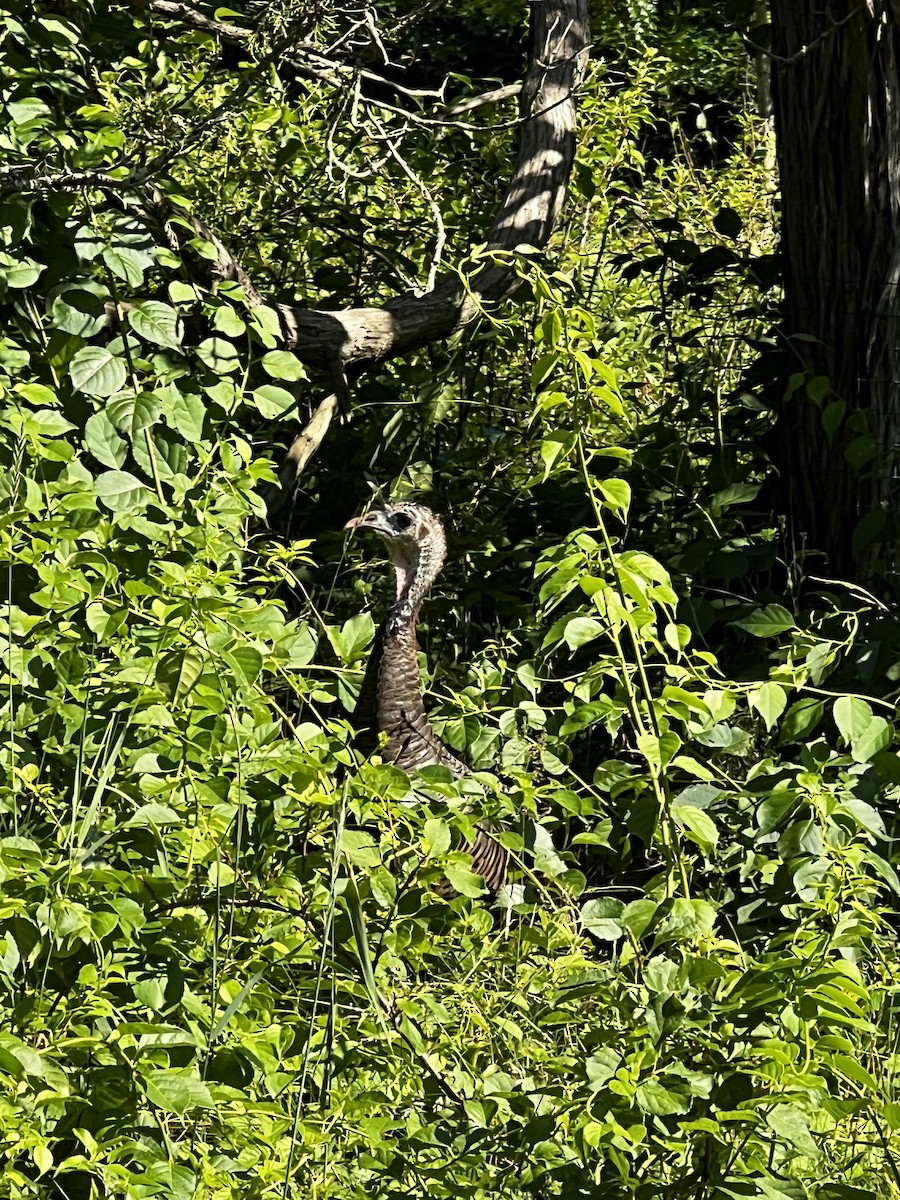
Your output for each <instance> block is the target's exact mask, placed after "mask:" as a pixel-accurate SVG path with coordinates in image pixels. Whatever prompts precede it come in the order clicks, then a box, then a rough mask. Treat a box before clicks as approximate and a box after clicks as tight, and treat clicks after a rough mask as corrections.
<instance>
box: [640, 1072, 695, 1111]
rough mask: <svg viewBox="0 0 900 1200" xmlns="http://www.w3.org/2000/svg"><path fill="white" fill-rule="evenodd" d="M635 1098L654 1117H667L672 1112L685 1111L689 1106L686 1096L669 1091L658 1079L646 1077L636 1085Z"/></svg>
mask: <svg viewBox="0 0 900 1200" xmlns="http://www.w3.org/2000/svg"><path fill="white" fill-rule="evenodd" d="M635 1099H636V1100H637V1102H638V1104H639V1105H640V1106H641V1108H642V1109H643V1110H644V1112H648V1113H650V1114H651V1115H652V1116H654V1117H667V1116H671V1115H673V1114H674V1113H686V1112H687V1111H688V1109H689V1108H690V1101H689V1100H688V1098H687V1096H681V1095H679V1094H678V1093H677V1092H672V1091H669V1089H668V1088H666V1087H664V1086H663V1085H662V1084H661V1083H660V1082H659V1080H658V1079H648V1080H647V1081H646V1083H642V1084H640V1085H639V1086H638V1089H637V1092H636V1093H635Z"/></svg>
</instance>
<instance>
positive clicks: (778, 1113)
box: [766, 1104, 819, 1158]
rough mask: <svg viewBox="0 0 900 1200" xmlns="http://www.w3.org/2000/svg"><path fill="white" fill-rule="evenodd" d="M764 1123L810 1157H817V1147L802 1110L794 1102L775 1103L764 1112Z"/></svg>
mask: <svg viewBox="0 0 900 1200" xmlns="http://www.w3.org/2000/svg"><path fill="white" fill-rule="evenodd" d="M766 1124H767V1125H768V1126H769V1128H770V1129H772V1130H773V1131H774V1132H775V1133H777V1134H778V1136H779V1137H780V1138H782V1139H783V1140H784V1141H786V1142H790V1144H791V1145H792V1146H796V1148H797V1149H798V1150H799V1151H800V1152H801V1153H802V1154H806V1155H808V1156H809V1157H810V1158H818V1157H819V1147H818V1146H817V1145H816V1143H815V1141H814V1139H813V1137H812V1135H811V1134H810V1132H809V1125H808V1123H807V1120H806V1116H805V1115H804V1113H803V1110H802V1109H800V1108H797V1106H796V1105H794V1104H775V1105H774V1106H773V1107H772V1108H771V1109H770V1110H769V1112H768V1113H767V1114H766Z"/></svg>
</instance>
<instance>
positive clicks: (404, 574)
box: [344, 503, 507, 891]
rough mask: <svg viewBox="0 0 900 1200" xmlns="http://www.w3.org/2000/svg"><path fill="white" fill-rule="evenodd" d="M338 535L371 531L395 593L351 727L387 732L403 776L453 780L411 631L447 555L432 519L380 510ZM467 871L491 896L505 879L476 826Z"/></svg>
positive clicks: (502, 860)
mask: <svg viewBox="0 0 900 1200" xmlns="http://www.w3.org/2000/svg"><path fill="white" fill-rule="evenodd" d="M344 528H345V529H365V530H370V531H371V532H372V533H377V534H378V536H379V537H380V538H382V539H383V541H384V543H385V545H386V546H387V549H388V554H389V555H390V558H391V562H392V563H393V566H394V574H395V576H396V585H397V587H396V595H395V598H394V602H393V604H392V605H391V607H390V608H389V609H388V612H387V615H386V617H385V619H384V621H383V622H382V625H381V628H380V629H379V631H378V635H377V638H376V641H375V645H374V646H373V648H372V654H371V656H370V658H369V664H368V668H367V670H366V676H365V680H364V681H363V687H362V691H361V692H360V697H359V701H358V702H357V706H356V715H357V722H358V723H365V724H368V725H371V726H372V727H374V728H375V729H377V731H378V732H379V733H384V734H387V744H386V746H385V747H384V748H383V749H382V751H381V753H382V757H383V758H384V759H385V760H386V761H387V762H392V763H395V764H396V765H397V766H398V767H400V768H401V769H402V770H404V771H415V770H417V769H418V768H419V767H428V766H434V765H439V766H442V767H447V768H449V770H450V771H452V772H453V774H454V775H455V776H456V777H457V778H458V777H459V776H461V775H466V774H468V767H467V766H466V765H465V763H462V762H460V760H459V759H458V758H457V757H456V756H455V755H454V754H453V753H452V752H451V751H450V750H449V749H448V748H447V747H446V746H445V745H444V743H443V742H442V741H441V740H440V738H439V737H438V736H437V734H436V733H435V732H434V730H433V729H432V727H431V723H430V721H429V720H428V717H427V715H426V713H425V703H424V700H423V697H422V684H421V680H420V679H419V664H418V660H417V654H418V649H419V647H418V642H417V641H416V625H417V623H418V620H419V612H420V610H421V608H422V602H423V600H424V599H425V597H426V595H427V594H428V591H429V589H430V588H431V585H432V584H433V583H434V581H435V579H437V577H438V575H439V574H440V570H441V567H442V566H443V565H444V559H445V558H446V557H447V539H446V537H445V535H444V527H443V525H442V524H441V521H440V518H439V517H437V516H436V515H435V514H434V513H433V512H432V511H431V509H429V508H426V507H425V506H424V505H422V504H409V503H401V504H388V505H385V506H384V508H380V509H371V510H370V511H369V512H367V513H366V514H365V516H362V517H354V518H353V519H352V520H350V521H348V522H347V524H346V525H345V526H344ZM465 849H466V853H468V854H470V855H471V856H472V864H473V869H474V870H475V871H476V872H477V873H478V874H479V875H481V876H482V878H483V879H484V881H485V883H486V884H487V886H488V887H489V888H491V889H492V890H493V891H497V890H498V889H499V888H501V887H502V886H503V883H504V880H505V878H506V859H507V856H506V851H505V850H504V849H503V847H502V846H500V845H499V844H498V843H497V841H496V840H495V839H494V838H493V837H492V836H491V835H490V833H489V831H488V830H487V829H486V828H483V827H479V829H478V833H477V834H476V836H475V840H474V841H473V842H471V843H470V844H469V845H468V846H466V848H465Z"/></svg>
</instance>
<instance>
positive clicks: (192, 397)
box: [154, 384, 206, 442]
mask: <svg viewBox="0 0 900 1200" xmlns="http://www.w3.org/2000/svg"><path fill="white" fill-rule="evenodd" d="M154 396H155V397H156V399H157V400H158V401H160V402H161V404H162V412H163V414H164V416H165V418H166V423H167V424H168V425H170V426H171V427H172V428H173V429H175V430H177V432H178V433H180V434H181V436H182V437H183V438H185V439H186V440H187V441H189V442H200V441H202V440H203V424H204V421H205V420H206V404H205V403H204V401H203V398H202V397H201V396H200V395H198V393H196V392H182V391H179V390H178V388H176V387H175V385H174V384H170V385H169V386H168V387H166V388H162V389H161V390H160V391H158V392H155V393H154Z"/></svg>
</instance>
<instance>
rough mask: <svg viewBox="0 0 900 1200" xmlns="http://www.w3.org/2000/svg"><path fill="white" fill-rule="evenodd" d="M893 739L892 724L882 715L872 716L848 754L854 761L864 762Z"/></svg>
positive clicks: (885, 748) (885, 747)
mask: <svg viewBox="0 0 900 1200" xmlns="http://www.w3.org/2000/svg"><path fill="white" fill-rule="evenodd" d="M893 741H894V729H893V726H892V725H891V724H890V723H889V722H888V721H886V720H885V719H884V717H873V718H872V720H871V721H870V722H869V724H868V725H867V726H866V730H865V732H864V733H863V734H861V735H860V736H859V737H858V738H857V739H856V740H855V741H854V742H853V744H852V745H851V747H850V756H851V758H852V759H853V761H854V762H858V763H864V762H868V761H869V759H871V758H874V757H875V755H876V754H878V753H879V752H880V751H882V750H887V748H888V747H889V746H890V745H891V744H892V743H893Z"/></svg>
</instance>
